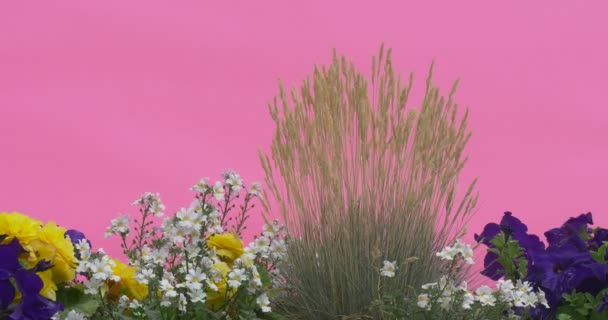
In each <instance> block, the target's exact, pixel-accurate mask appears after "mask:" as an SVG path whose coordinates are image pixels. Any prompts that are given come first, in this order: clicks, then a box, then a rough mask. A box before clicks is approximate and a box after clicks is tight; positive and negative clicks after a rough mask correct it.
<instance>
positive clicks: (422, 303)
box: [417, 293, 430, 310]
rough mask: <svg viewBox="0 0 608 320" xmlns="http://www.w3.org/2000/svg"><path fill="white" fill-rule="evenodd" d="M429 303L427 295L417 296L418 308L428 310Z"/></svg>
mask: <svg viewBox="0 0 608 320" xmlns="http://www.w3.org/2000/svg"><path fill="white" fill-rule="evenodd" d="M429 302H430V299H429V295H428V294H426V293H423V294H421V295H419V296H418V302H417V305H418V307H420V308H423V309H429V310H430V305H429Z"/></svg>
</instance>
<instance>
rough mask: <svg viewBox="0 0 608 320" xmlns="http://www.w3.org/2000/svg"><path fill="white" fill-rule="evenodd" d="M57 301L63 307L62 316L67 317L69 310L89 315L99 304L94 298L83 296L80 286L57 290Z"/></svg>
mask: <svg viewBox="0 0 608 320" xmlns="http://www.w3.org/2000/svg"><path fill="white" fill-rule="evenodd" d="M57 301H59V302H61V303H62V304H63V306H64V310H65V311H64V312H62V315H63V316H65V315H67V314H68V313H69V312H70V311H71V310H75V311H77V312H79V313H83V314H86V315H91V314H93V313H95V311H96V310H97V309H98V308H99V306H100V304H101V302H100V301H99V299H98V298H97V297H96V296H90V295H86V294H84V291H83V290H82V286H81V285H75V286H73V287H61V288H59V289H58V290H57Z"/></svg>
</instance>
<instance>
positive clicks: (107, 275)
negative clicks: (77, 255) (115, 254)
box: [87, 255, 120, 281]
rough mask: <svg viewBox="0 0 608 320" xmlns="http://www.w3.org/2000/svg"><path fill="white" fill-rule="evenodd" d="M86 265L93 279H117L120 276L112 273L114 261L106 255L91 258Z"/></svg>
mask: <svg viewBox="0 0 608 320" xmlns="http://www.w3.org/2000/svg"><path fill="white" fill-rule="evenodd" d="M87 266H88V267H89V270H90V271H91V273H92V274H93V279H96V280H108V279H109V280H114V281H119V280H120V277H118V276H115V275H114V271H113V269H114V267H115V266H116V263H115V262H114V261H113V260H111V259H110V258H109V257H108V256H106V255H104V256H102V257H101V258H96V259H93V261H90V262H89V263H88V264H87Z"/></svg>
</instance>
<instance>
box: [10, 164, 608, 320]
mask: <svg viewBox="0 0 608 320" xmlns="http://www.w3.org/2000/svg"><path fill="white" fill-rule="evenodd" d="M222 176H223V180H222V181H218V182H216V183H215V184H213V185H210V184H209V183H208V182H207V179H203V180H201V181H200V182H199V183H197V184H196V185H195V186H194V187H193V188H192V190H194V191H195V193H196V197H195V199H194V200H193V202H192V203H191V204H190V205H189V207H188V208H182V209H180V210H179V211H178V212H177V213H176V214H175V215H173V216H170V217H165V218H164V219H162V221H161V220H160V219H161V217H163V215H164V205H163V203H162V202H161V200H160V198H159V197H158V195H156V194H152V193H145V194H144V195H143V196H142V197H140V198H139V199H137V200H136V201H135V202H134V203H133V204H134V205H135V206H136V207H138V208H139V212H140V215H139V217H137V218H135V219H132V218H131V217H130V216H128V215H121V216H119V217H117V218H115V219H113V220H112V221H111V224H110V226H109V227H108V228H107V230H106V231H105V235H106V237H111V236H114V237H116V238H117V239H118V240H119V241H120V242H121V247H122V249H123V251H124V254H125V256H126V257H127V261H126V262H122V261H120V260H119V259H116V258H112V257H110V256H109V255H107V254H106V253H105V252H104V251H103V250H102V249H97V250H95V249H94V247H93V246H92V244H91V243H90V242H89V240H87V238H86V236H85V235H84V234H82V233H81V232H79V231H77V230H74V229H70V230H66V229H64V228H62V227H60V226H57V225H56V224H55V223H53V222H47V223H45V224H43V223H42V222H40V221H37V220H35V219H32V218H30V217H28V216H26V215H23V214H20V213H2V214H1V215H0V233H1V234H2V235H1V236H0V239H1V244H0V312H1V314H2V315H3V317H4V318H6V319H11V320H18V319H19V320H20V319H51V318H52V319H59V318H61V319H102V318H105V319H108V318H109V319H289V317H288V316H287V315H281V313H280V312H279V313H276V312H272V311H273V307H274V305H275V304H276V303H280V299H279V298H281V297H282V298H283V299H285V298H289V296H290V295H293V294H296V295H297V294H298V293H297V292H293V291H292V290H291V289H290V286H289V283H288V282H286V279H289V274H287V275H283V274H281V272H280V271H279V270H280V269H279V267H280V266H281V264H288V263H289V260H288V259H286V254H287V245H288V243H289V242H286V240H285V239H286V237H285V229H284V227H282V226H281V225H279V223H278V222H277V221H273V222H272V223H269V224H266V225H264V231H263V232H262V233H261V234H259V235H258V236H256V237H255V240H254V241H253V242H251V243H250V244H249V245H248V246H243V242H242V238H241V233H242V230H243V229H244V228H245V227H246V221H247V219H248V217H249V212H250V210H251V209H252V208H254V207H255V204H254V202H255V200H256V198H257V197H258V196H259V195H260V191H261V186H260V185H259V184H257V183H254V184H251V186H249V188H247V187H245V185H244V184H243V181H242V179H241V178H240V177H239V175H238V174H236V173H235V172H233V171H227V172H225V173H224V174H223V175H222ZM237 206H238V210H234V209H235V208H237ZM592 224H593V220H592V215H591V214H590V213H587V214H583V215H580V216H577V217H574V218H571V219H569V220H568V221H566V223H564V224H563V225H562V226H561V227H558V228H554V229H551V230H549V231H547V232H546V233H545V237H546V239H547V245H545V243H543V242H542V241H541V240H540V238H539V237H538V236H536V235H531V234H528V231H527V227H526V226H525V224H523V223H522V222H521V221H520V220H519V219H517V218H516V217H515V216H514V215H512V214H511V213H510V212H507V213H505V215H504V217H503V218H502V220H501V221H500V223H498V224H497V223H490V224H488V225H486V227H485V228H484V230H483V232H481V233H480V234H479V235H475V239H476V240H477V241H478V242H479V244H481V245H484V246H487V247H488V250H487V254H486V256H485V258H484V268H483V270H482V271H481V274H482V275H484V276H486V277H488V278H489V279H491V280H497V282H496V288H495V289H492V288H491V287H489V286H486V285H483V286H480V287H478V288H475V289H473V288H469V286H468V284H467V282H466V281H465V280H464V279H463V270H466V268H467V266H469V265H472V264H474V257H473V248H472V247H471V245H469V244H466V243H463V242H461V241H460V240H458V239H457V240H456V241H455V242H454V244H453V245H452V246H448V247H446V248H443V249H442V250H441V251H439V252H437V253H436V256H437V257H438V258H440V263H442V268H443V269H444V270H445V274H444V275H443V276H441V277H440V278H438V279H437V281H436V282H432V283H428V284H424V285H422V286H421V287H420V288H397V290H393V291H390V290H385V289H384V287H385V286H386V287H390V282H391V280H392V279H393V278H394V277H395V275H396V274H397V273H399V272H401V266H404V265H407V264H412V263H417V259H409V260H408V261H388V260H385V261H384V262H383V264H382V266H378V269H376V272H379V274H380V276H381V279H383V280H382V281H381V282H380V283H379V284H378V299H377V300H376V301H374V302H373V303H371V304H370V306H369V310H371V311H373V312H375V314H377V315H378V318H381V319H503V318H504V319H507V318H509V319H511V318H522V319H554V318H556V319H560V320H564V319H592V320H595V319H608V254H607V250H608V230H607V229H603V228H591V225H592ZM353 263H357V261H353ZM275 298H276V299H275ZM275 300H276V301H275Z"/></svg>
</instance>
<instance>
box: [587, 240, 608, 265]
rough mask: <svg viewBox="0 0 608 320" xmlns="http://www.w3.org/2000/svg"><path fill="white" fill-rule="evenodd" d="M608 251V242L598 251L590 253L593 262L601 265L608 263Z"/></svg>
mask: <svg viewBox="0 0 608 320" xmlns="http://www.w3.org/2000/svg"><path fill="white" fill-rule="evenodd" d="M607 251H608V242H604V244H602V246H601V247H599V248H598V249H597V251H590V252H591V256H592V257H593V260H595V261H597V262H600V263H608V261H606V252H607Z"/></svg>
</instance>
